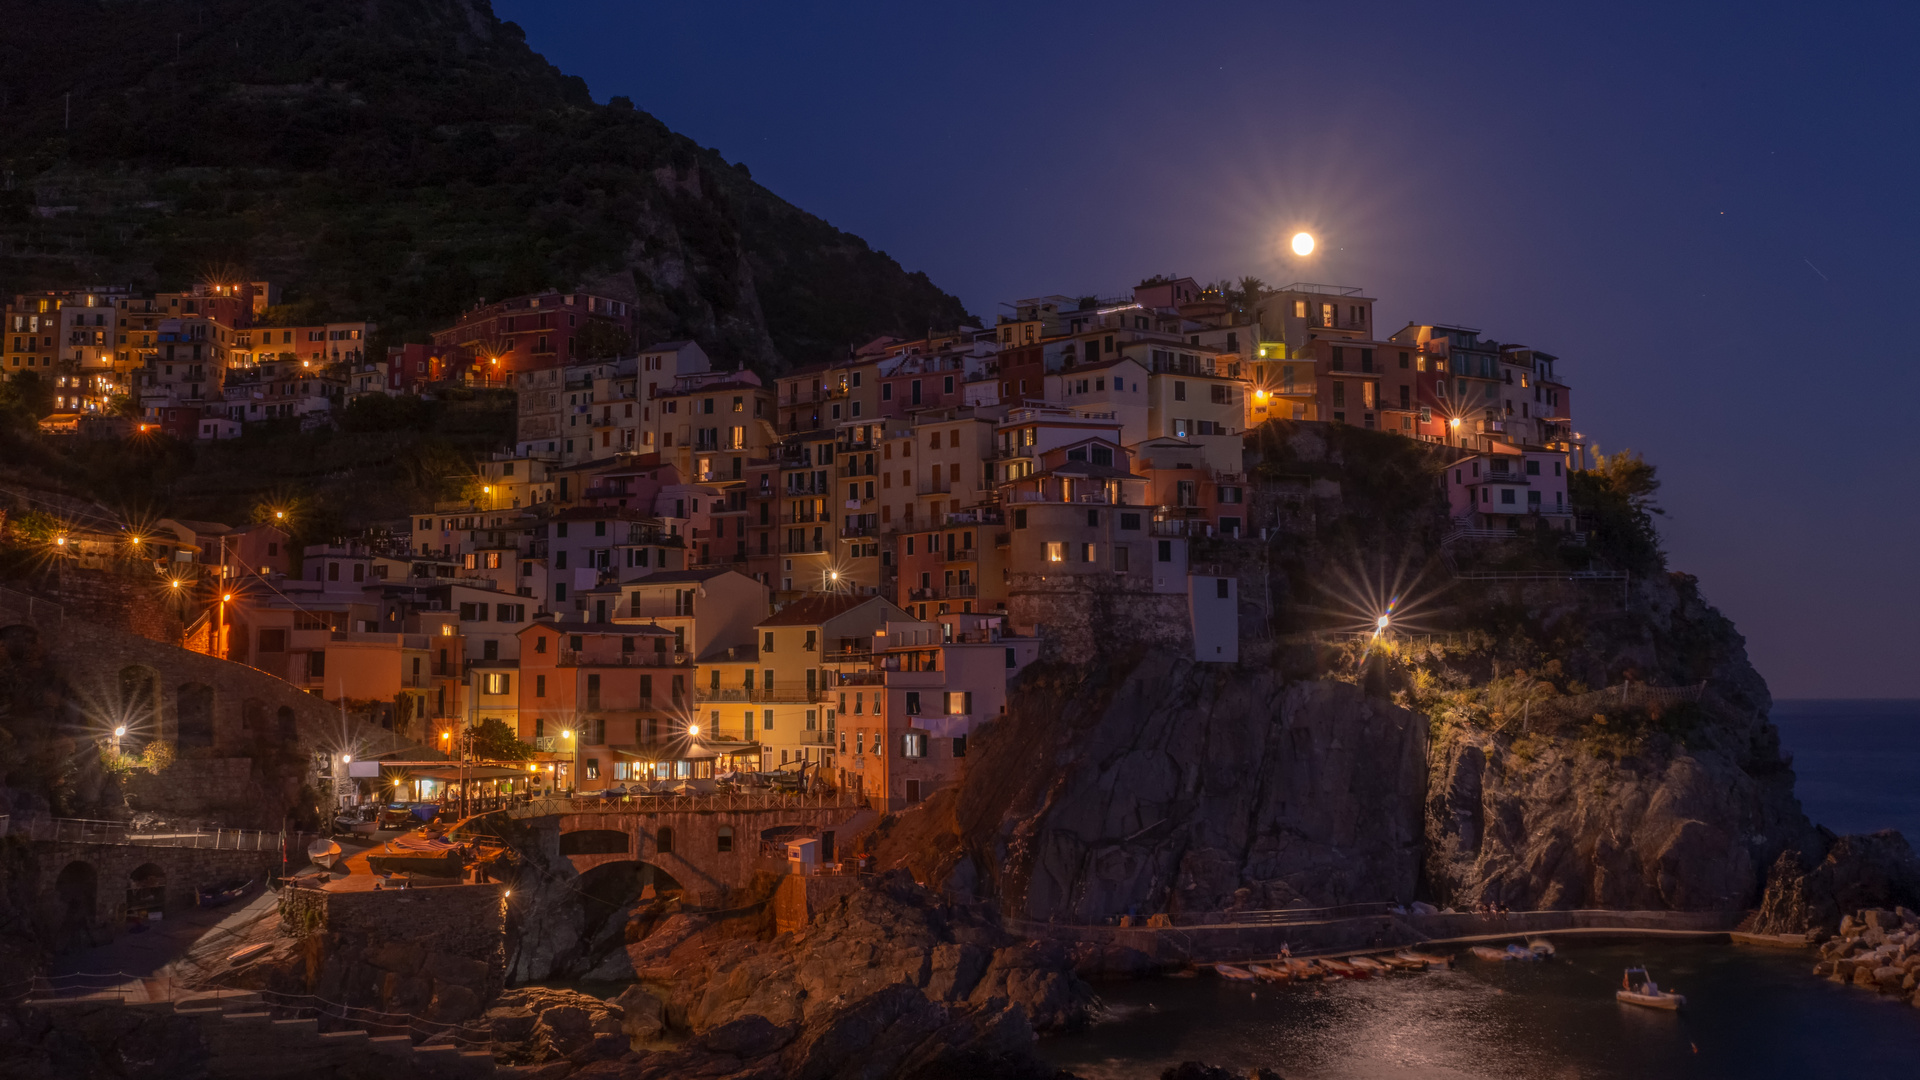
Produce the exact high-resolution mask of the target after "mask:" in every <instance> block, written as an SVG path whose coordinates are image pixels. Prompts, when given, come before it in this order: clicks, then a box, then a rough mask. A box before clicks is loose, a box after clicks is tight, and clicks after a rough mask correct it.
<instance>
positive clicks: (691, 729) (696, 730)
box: [687, 724, 700, 735]
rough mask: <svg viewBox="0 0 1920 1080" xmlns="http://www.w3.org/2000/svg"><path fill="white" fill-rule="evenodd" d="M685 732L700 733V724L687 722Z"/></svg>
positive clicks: (690, 733)
mask: <svg viewBox="0 0 1920 1080" xmlns="http://www.w3.org/2000/svg"><path fill="white" fill-rule="evenodd" d="M687 734H689V735H698V734H700V725H699V724H688V725H687Z"/></svg>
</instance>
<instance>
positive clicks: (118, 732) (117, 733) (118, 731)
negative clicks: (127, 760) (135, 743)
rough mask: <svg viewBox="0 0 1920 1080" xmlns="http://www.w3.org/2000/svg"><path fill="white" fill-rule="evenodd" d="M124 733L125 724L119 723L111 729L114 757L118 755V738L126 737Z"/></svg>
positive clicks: (125, 730)
mask: <svg viewBox="0 0 1920 1080" xmlns="http://www.w3.org/2000/svg"><path fill="white" fill-rule="evenodd" d="M126 735H127V725H125V724H121V725H120V726H119V727H116V728H114V729H113V756H114V757H119V756H120V740H121V739H123V738H126Z"/></svg>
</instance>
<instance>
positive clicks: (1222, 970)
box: [1213, 964, 1254, 982]
mask: <svg viewBox="0 0 1920 1080" xmlns="http://www.w3.org/2000/svg"><path fill="white" fill-rule="evenodd" d="M1213 970H1214V973H1215V974H1217V975H1219V976H1220V977H1221V978H1223V979H1232V980H1233V981H1234V982H1253V981H1254V975H1253V973H1252V972H1251V971H1248V970H1247V969H1246V968H1241V967H1235V966H1233V965H1232V964H1215V965H1213Z"/></svg>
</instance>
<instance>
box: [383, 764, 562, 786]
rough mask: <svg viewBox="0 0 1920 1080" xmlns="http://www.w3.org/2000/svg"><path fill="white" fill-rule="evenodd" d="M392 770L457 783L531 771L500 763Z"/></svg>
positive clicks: (415, 778) (522, 774) (426, 778)
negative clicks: (462, 766) (512, 767)
mask: <svg viewBox="0 0 1920 1080" xmlns="http://www.w3.org/2000/svg"><path fill="white" fill-rule="evenodd" d="M392 771H393V772H397V773H403V774H405V775H406V776H407V777H408V778H409V779H414V780H444V781H446V782H448V783H456V784H457V783H459V782H460V781H462V780H509V779H512V778H513V777H516V776H530V775H532V774H531V773H528V772H525V771H524V770H520V769H509V768H506V767H504V766H501V765H469V766H467V767H466V769H464V770H462V769H461V768H460V767H459V766H458V765H432V766H428V767H425V768H421V767H412V768H405V767H403V768H399V769H394V770H392Z"/></svg>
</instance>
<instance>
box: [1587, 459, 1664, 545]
mask: <svg viewBox="0 0 1920 1080" xmlns="http://www.w3.org/2000/svg"><path fill="white" fill-rule="evenodd" d="M1594 458H1595V464H1594V467H1593V468H1591V469H1588V470H1586V471H1584V472H1576V473H1571V474H1569V475H1568V477H1567V494H1568V496H1569V497H1570V498H1571V499H1572V500H1573V504H1574V506H1575V507H1576V508H1577V509H1579V510H1580V511H1581V512H1582V513H1583V514H1585V515H1586V516H1587V517H1588V518H1589V519H1590V521H1591V523H1592V527H1593V541H1594V543H1593V546H1594V548H1595V550H1597V551H1598V552H1599V553H1600V554H1602V555H1604V556H1606V557H1607V558H1608V559H1610V560H1612V561H1614V562H1616V563H1618V564H1620V565H1621V566H1622V567H1623V568H1625V569H1628V570H1634V571H1638V572H1640V573H1657V572H1658V571H1659V570H1660V569H1661V568H1662V567H1664V566H1665V565H1666V556H1665V554H1664V553H1662V552H1661V550H1660V533H1659V530H1657V529H1655V528H1654V525H1653V515H1655V514H1664V513H1666V511H1664V510H1662V509H1661V508H1660V507H1659V506H1657V505H1655V504H1654V501H1653V496H1654V493H1655V492H1657V491H1659V490H1660V481H1659V479H1658V478H1657V477H1656V476H1655V470H1654V466H1652V465H1650V464H1648V463H1647V461H1646V459H1644V458H1642V457H1641V456H1640V455H1639V454H1637V453H1635V452H1633V451H1632V450H1622V451H1620V452H1619V453H1616V454H1613V455H1612V456H1608V455H1606V454H1603V453H1600V452H1599V451H1598V449H1597V448H1596V450H1595V452H1594Z"/></svg>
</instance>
